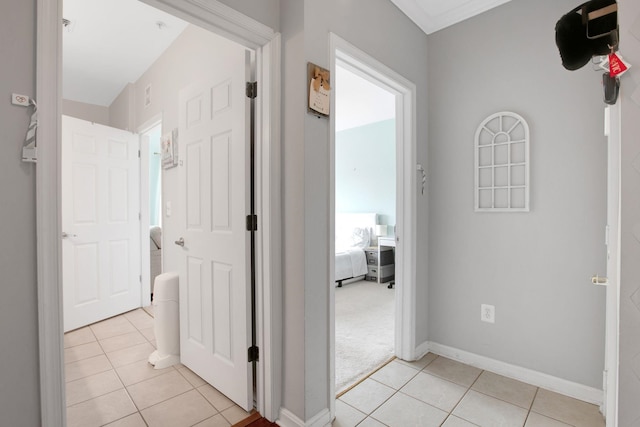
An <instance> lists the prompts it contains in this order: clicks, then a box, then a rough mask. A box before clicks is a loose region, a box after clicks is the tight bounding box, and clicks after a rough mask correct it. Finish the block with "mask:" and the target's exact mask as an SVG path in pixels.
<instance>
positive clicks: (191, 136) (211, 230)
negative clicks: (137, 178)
mask: <svg viewBox="0 0 640 427" xmlns="http://www.w3.org/2000/svg"><path fill="white" fill-rule="evenodd" d="M249 71H250V65H249V53H248V52H246V51H245V50H244V49H242V48H238V49H234V50H233V52H229V54H225V55H224V60H222V61H220V67H219V68H218V69H217V72H216V75H214V76H211V80H210V81H209V82H207V83H198V84H194V85H192V86H190V87H188V88H186V89H184V90H182V91H181V93H180V101H179V102H180V105H179V108H180V112H179V120H180V127H179V164H180V165H179V166H178V167H179V175H180V186H181V189H182V194H183V197H184V199H183V206H184V207H185V208H184V211H183V212H182V221H183V222H182V226H181V229H182V233H183V234H182V235H181V236H180V238H179V239H178V240H177V241H176V242H175V243H176V244H178V245H179V246H181V247H182V248H181V262H180V265H181V267H180V352H181V361H182V363H183V364H184V365H186V366H187V367H189V368H190V369H191V370H192V371H194V372H195V373H196V374H198V375H200V376H201V377H202V378H203V379H204V380H206V381H207V382H208V383H209V384H211V385H212V386H213V387H215V388H216V389H218V390H219V391H220V392H222V393H224V394H225V395H226V396H227V397H229V398H230V399H231V400H233V401H234V402H235V403H237V404H238V405H239V406H240V407H242V408H244V409H245V410H247V411H249V410H251V408H252V407H253V377H252V365H251V363H249V357H248V350H249V347H250V346H251V308H250V307H251V305H250V304H251V293H250V289H251V288H250V280H249V278H250V275H249V274H250V243H249V239H250V233H249V231H247V229H246V217H247V215H248V214H249V208H250V205H249V202H250V191H249V190H250V187H249V185H250V179H249V170H250V168H249V143H250V140H249V135H250V133H249V114H250V104H249V99H248V98H247V96H246V94H245V83H246V82H247V79H248V76H249ZM172 240H173V239H172Z"/></svg>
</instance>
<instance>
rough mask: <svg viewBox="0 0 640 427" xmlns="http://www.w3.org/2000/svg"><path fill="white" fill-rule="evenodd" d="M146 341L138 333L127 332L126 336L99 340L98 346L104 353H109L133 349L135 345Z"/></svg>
mask: <svg viewBox="0 0 640 427" xmlns="http://www.w3.org/2000/svg"><path fill="white" fill-rule="evenodd" d="M146 342H147V339H146V338H145V336H144V335H142V334H141V333H140V332H138V331H135V332H127V333H126V334H122V335H116V336H115V337H111V338H105V339H102V340H100V345H101V346H102V349H103V350H104V352H105V353H111V352H113V351H116V350H122V349H124V348H127V347H133V346H134V345H137V344H143V343H146Z"/></svg>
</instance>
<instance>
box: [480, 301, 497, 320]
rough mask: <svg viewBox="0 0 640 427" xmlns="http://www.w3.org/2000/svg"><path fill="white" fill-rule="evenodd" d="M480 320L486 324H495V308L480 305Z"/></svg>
mask: <svg viewBox="0 0 640 427" xmlns="http://www.w3.org/2000/svg"><path fill="white" fill-rule="evenodd" d="M480 320H482V321H483V322H487V323H495V322H496V307H495V306H493V305H489V304H481V305H480Z"/></svg>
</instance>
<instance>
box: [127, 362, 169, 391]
mask: <svg viewBox="0 0 640 427" xmlns="http://www.w3.org/2000/svg"><path fill="white" fill-rule="evenodd" d="M174 370H175V369H173V367H171V366H169V367H168V368H165V369H155V368H154V367H153V365H151V364H150V363H149V362H148V361H146V360H140V361H138V362H134V363H130V364H128V365H125V366H120V367H118V368H116V372H117V373H118V376H119V377H120V379H121V380H122V383H123V384H124V385H125V386H130V385H132V384H136V383H139V382H141V381H144V380H148V379H150V378H154V377H157V376H159V375H162V374H166V373H167V372H171V371H174Z"/></svg>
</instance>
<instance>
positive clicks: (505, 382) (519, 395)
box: [471, 371, 538, 410]
mask: <svg viewBox="0 0 640 427" xmlns="http://www.w3.org/2000/svg"><path fill="white" fill-rule="evenodd" d="M471 389H472V390H475V391H479V392H480V393H482V394H486V395H489V396H492V397H495V398H497V399H500V400H504V401H505V402H509V403H513V404H514V405H517V406H520V407H521V408H524V409H527V410H528V409H529V408H531V404H532V403H533V398H534V397H535V396H536V391H537V390H538V388H537V387H535V386H532V385H530V384H525V383H523V382H520V381H516V380H512V379H511V378H507V377H503V376H501V375H497V374H494V373H492V372H487V371H484V372H483V373H482V374H481V375H480V377H479V378H478V380H477V381H476V382H475V383H474V384H473V386H472V387H471Z"/></svg>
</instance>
